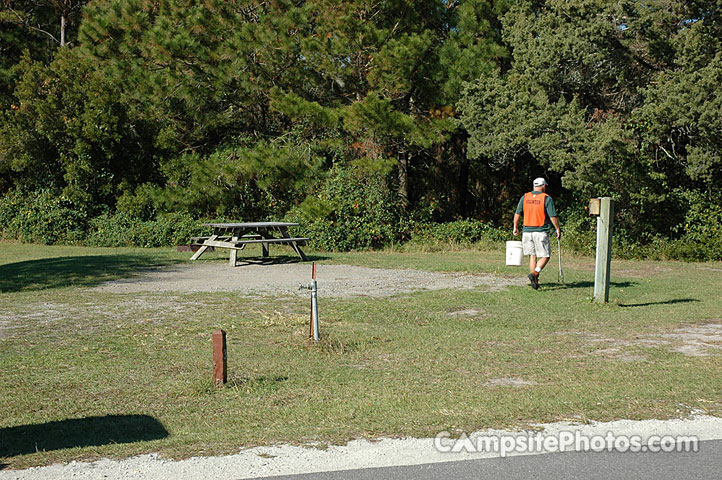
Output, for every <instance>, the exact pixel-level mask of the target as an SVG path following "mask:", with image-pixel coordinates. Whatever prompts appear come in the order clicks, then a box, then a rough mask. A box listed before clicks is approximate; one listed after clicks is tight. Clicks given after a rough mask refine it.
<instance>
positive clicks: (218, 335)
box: [213, 330, 228, 387]
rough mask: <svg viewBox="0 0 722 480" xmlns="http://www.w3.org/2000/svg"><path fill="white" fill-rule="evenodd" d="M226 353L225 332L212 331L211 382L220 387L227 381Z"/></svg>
mask: <svg viewBox="0 0 722 480" xmlns="http://www.w3.org/2000/svg"><path fill="white" fill-rule="evenodd" d="M227 370H228V353H227V351H226V332H225V331H223V330H216V331H215V332H213V383H214V384H215V386H216V387H221V386H223V384H225V383H226V382H227V381H228V372H227Z"/></svg>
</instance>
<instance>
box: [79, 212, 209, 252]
mask: <svg viewBox="0 0 722 480" xmlns="http://www.w3.org/2000/svg"><path fill="white" fill-rule="evenodd" d="M205 231H206V229H205V228H204V227H203V226H202V225H201V222H199V221H197V220H194V219H193V218H192V217H191V216H190V215H188V214H183V213H169V214H163V215H159V216H158V218H156V219H155V220H148V221H143V220H138V219H133V218H131V217H130V216H128V215H126V214H122V213H119V214H116V215H107V214H106V215H101V216H99V217H96V218H94V219H93V220H92V221H91V225H90V229H89V231H88V235H87V238H86V241H85V243H87V244H88V245H92V246H97V247H122V246H134V247H172V246H175V245H178V244H184V243H188V242H189V241H190V239H191V237H194V236H199V235H201V234H203V233H204V232H205Z"/></svg>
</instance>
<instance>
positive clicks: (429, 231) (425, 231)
mask: <svg viewBox="0 0 722 480" xmlns="http://www.w3.org/2000/svg"><path fill="white" fill-rule="evenodd" d="M409 237H410V238H411V241H412V242H414V243H419V244H439V243H447V244H460V245H470V244H473V243H479V242H502V241H504V240H510V239H511V232H507V231H505V230H503V229H501V228H497V227H493V226H491V225H489V224H487V223H484V222H481V221H479V220H469V219H467V220H457V221H454V222H447V223H416V224H415V225H413V227H412V228H411V229H410V233H409Z"/></svg>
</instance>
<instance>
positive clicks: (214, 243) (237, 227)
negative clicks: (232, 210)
mask: <svg viewBox="0 0 722 480" xmlns="http://www.w3.org/2000/svg"><path fill="white" fill-rule="evenodd" d="M297 225H298V223H288V222H249V223H204V224H203V226H204V227H212V228H213V235H211V236H209V237H193V239H192V240H191V243H192V244H193V245H199V246H200V248H199V249H198V251H197V252H196V253H195V254H194V255H193V256H192V257H191V260H197V259H198V257H200V256H201V255H203V253H204V252H205V251H206V250H207V249H208V247H216V248H227V249H229V250H230V251H231V255H230V258H229V263H230V264H231V266H234V267H235V266H236V256H237V254H238V250H243V249H244V248H246V245H261V248H262V249H263V256H264V257H268V255H269V246H270V245H271V244H281V245H289V246H290V247H291V248H293V250H294V251H295V252H296V253H297V254H298V255H299V256H300V257H301V259H302V260H303V261H307V260H308V258H306V255H305V254H304V253H303V250H301V247H302V246H305V245H306V242H308V240H309V239H308V238H303V237H297V238H294V237H291V236H290V235H289V234H288V227H295V226H297Z"/></svg>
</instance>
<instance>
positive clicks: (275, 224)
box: [203, 222, 298, 228]
mask: <svg viewBox="0 0 722 480" xmlns="http://www.w3.org/2000/svg"><path fill="white" fill-rule="evenodd" d="M203 226H204V227H213V228H275V227H295V226H298V223H289V222H246V223H204V224H203Z"/></svg>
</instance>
